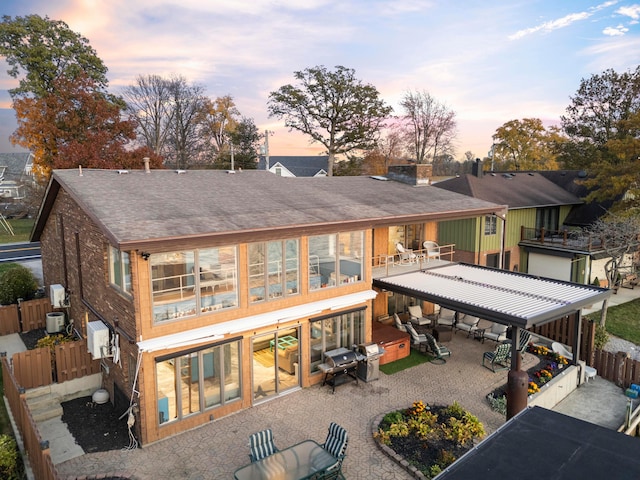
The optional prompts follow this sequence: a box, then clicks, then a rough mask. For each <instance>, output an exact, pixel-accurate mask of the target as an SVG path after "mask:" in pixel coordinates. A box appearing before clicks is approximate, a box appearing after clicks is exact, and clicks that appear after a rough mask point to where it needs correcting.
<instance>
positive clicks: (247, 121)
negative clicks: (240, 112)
mask: <svg viewBox="0 0 640 480" xmlns="http://www.w3.org/2000/svg"><path fill="white" fill-rule="evenodd" d="M227 135H228V137H229V139H228V140H226V142H227V143H228V144H229V146H230V147H231V148H226V147H225V149H224V150H225V151H224V152H223V153H221V154H220V155H219V156H218V158H217V160H216V163H215V166H214V168H220V169H231V154H232V153H233V169H239V168H242V169H243V170H250V169H253V170H255V169H256V168H257V161H258V153H257V152H258V149H259V147H260V142H261V140H262V137H263V136H262V134H260V133H259V131H258V127H256V125H255V123H254V122H253V119H251V118H247V117H243V118H242V119H241V120H240V121H239V122H237V123H235V125H234V128H233V130H231V131H229V132H228V134H227ZM232 149H233V151H232Z"/></svg>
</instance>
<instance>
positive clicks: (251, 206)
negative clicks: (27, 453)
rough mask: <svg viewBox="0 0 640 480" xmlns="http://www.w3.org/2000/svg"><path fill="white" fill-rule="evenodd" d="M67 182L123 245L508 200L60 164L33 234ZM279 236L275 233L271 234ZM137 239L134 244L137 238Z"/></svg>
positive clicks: (441, 213) (405, 216)
mask: <svg viewBox="0 0 640 480" xmlns="http://www.w3.org/2000/svg"><path fill="white" fill-rule="evenodd" d="M59 188H62V189H64V190H65V191H66V192H67V193H68V194H69V195H71V197H72V198H73V199H74V200H75V201H76V202H77V203H78V204H79V205H80V206H81V208H82V209H83V210H84V211H85V212H87V214H88V215H89V216H90V217H91V218H93V220H94V221H95V222H96V224H97V225H98V226H99V228H101V229H102V231H103V232H104V233H105V235H107V237H108V238H110V240H111V241H112V242H114V244H116V245H120V246H123V245H125V244H126V245H128V246H129V247H132V248H137V246H138V244H140V245H148V244H151V243H153V242H154V241H165V242H166V241H169V240H175V239H180V238H184V237H186V236H190V237H192V239H194V238H195V239H197V238H203V237H206V238H208V239H210V238H211V237H216V236H217V237H224V236H229V235H234V236H236V237H237V236H238V234H240V233H245V234H247V235H249V234H250V235H252V236H253V237H254V238H259V236H260V235H262V236H265V235H268V234H269V232H274V231H282V230H296V231H298V232H299V234H300V233H302V232H306V233H307V234H308V233H309V232H312V231H314V228H315V231H316V232H319V231H322V230H325V231H329V230H333V231H338V230H340V229H346V228H351V229H354V228H370V227H371V226H373V225H394V224H398V223H408V222H420V221H422V222H426V221H430V220H439V219H442V218H448V219H452V218H467V217H472V216H477V215H485V214H489V213H493V212H499V211H502V210H504V209H505V207H504V206H503V205H496V204H493V203H490V202H486V201H484V200H479V199H474V198H471V197H467V196H463V195H459V194H456V193H453V192H448V191H446V190H443V189H438V188H433V187H432V186H420V187H413V186H409V185H405V184H402V183H398V182H393V181H381V180H375V179H372V178H369V177H316V178H286V177H279V176H277V175H273V174H271V173H268V172H265V171H258V170H245V171H242V172H236V173H233V174H231V173H227V172H226V171H220V170H190V171H188V172H186V173H183V174H178V173H176V172H174V171H169V170H153V171H151V172H150V173H144V171H142V170H138V171H131V172H129V173H127V174H118V173H117V171H115V170H83V171H82V175H79V172H78V170H55V171H54V172H53V175H52V179H51V183H50V186H49V189H48V191H47V195H46V196H45V199H44V203H43V206H42V209H41V213H40V215H39V217H38V220H37V222H36V226H35V228H34V233H33V237H34V239H39V235H40V233H41V231H42V228H43V227H44V222H45V221H46V217H47V216H48V214H49V212H50V209H51V207H52V205H53V201H54V200H55V198H56V196H57V194H58V189H59ZM271 234H272V235H273V234H274V233H271ZM134 245H135V247H134Z"/></svg>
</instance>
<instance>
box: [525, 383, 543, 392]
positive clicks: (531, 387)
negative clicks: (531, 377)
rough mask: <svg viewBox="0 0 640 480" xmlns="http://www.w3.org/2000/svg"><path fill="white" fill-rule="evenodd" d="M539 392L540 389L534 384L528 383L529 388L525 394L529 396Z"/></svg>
mask: <svg viewBox="0 0 640 480" xmlns="http://www.w3.org/2000/svg"><path fill="white" fill-rule="evenodd" d="M539 391H540V387H539V386H538V385H537V384H536V383H535V382H529V387H528V388H527V393H528V394H529V395H533V394H534V393H538V392H539Z"/></svg>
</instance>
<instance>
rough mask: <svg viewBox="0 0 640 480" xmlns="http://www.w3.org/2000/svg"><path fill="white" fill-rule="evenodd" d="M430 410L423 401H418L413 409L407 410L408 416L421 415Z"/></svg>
mask: <svg viewBox="0 0 640 480" xmlns="http://www.w3.org/2000/svg"><path fill="white" fill-rule="evenodd" d="M426 410H429V407H427V406H426V405H425V404H424V403H423V402H422V400H418V401H416V402H413V404H412V405H411V408H408V409H407V414H408V415H420V414H421V413H422V412H424V411H426Z"/></svg>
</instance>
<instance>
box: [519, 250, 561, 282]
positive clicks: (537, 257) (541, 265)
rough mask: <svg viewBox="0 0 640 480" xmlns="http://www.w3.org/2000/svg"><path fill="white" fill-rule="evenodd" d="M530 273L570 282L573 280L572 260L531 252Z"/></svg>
mask: <svg viewBox="0 0 640 480" xmlns="http://www.w3.org/2000/svg"><path fill="white" fill-rule="evenodd" d="M528 273H530V274H531V275H538V276H540V277H547V278H554V279H556V280H566V281H567V282H568V281H570V280H571V259H570V258H563V257H553V256H551V255H541V254H539V253H533V252H529V272H528Z"/></svg>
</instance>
